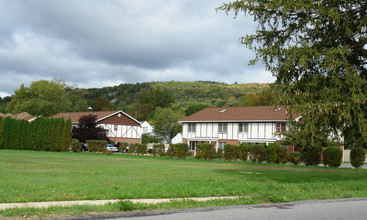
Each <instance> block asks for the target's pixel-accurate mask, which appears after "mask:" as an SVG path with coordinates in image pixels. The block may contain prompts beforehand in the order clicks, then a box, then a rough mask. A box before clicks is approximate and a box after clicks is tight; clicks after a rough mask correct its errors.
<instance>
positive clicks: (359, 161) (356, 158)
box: [350, 147, 366, 168]
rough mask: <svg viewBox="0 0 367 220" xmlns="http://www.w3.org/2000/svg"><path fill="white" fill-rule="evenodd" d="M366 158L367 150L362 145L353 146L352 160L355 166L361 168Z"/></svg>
mask: <svg viewBox="0 0 367 220" xmlns="http://www.w3.org/2000/svg"><path fill="white" fill-rule="evenodd" d="M365 160H366V150H365V149H363V148H362V147H355V148H352V150H351V151H350V162H351V164H352V166H353V167H355V168H359V167H361V166H362V165H363V163H364V161H365Z"/></svg>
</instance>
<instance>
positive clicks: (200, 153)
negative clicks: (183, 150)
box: [195, 143, 217, 160]
mask: <svg viewBox="0 0 367 220" xmlns="http://www.w3.org/2000/svg"><path fill="white" fill-rule="evenodd" d="M216 156H217V155H216V152H215V146H214V144H209V143H201V144H198V145H196V155H195V157H196V158H198V159H200V158H204V159H205V160H207V159H209V160H212V159H214V158H215V157H216Z"/></svg>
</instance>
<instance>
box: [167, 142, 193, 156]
mask: <svg viewBox="0 0 367 220" xmlns="http://www.w3.org/2000/svg"><path fill="white" fill-rule="evenodd" d="M171 145H175V146H174V153H175V156H176V157H177V158H181V159H185V158H186V157H187V156H188V155H189V146H188V145H187V144H183V143H182V144H171Z"/></svg>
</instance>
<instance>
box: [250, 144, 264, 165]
mask: <svg viewBox="0 0 367 220" xmlns="http://www.w3.org/2000/svg"><path fill="white" fill-rule="evenodd" d="M249 158H250V160H251V161H252V162H253V163H255V162H256V161H257V162H259V163H261V162H262V161H264V160H265V148H264V145H263V144H251V145H250V150H249Z"/></svg>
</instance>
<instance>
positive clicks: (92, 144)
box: [87, 140, 107, 153]
mask: <svg viewBox="0 0 367 220" xmlns="http://www.w3.org/2000/svg"><path fill="white" fill-rule="evenodd" d="M87 144H88V151H89V152H102V153H105V152H106V151H107V141H101V140H87Z"/></svg>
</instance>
